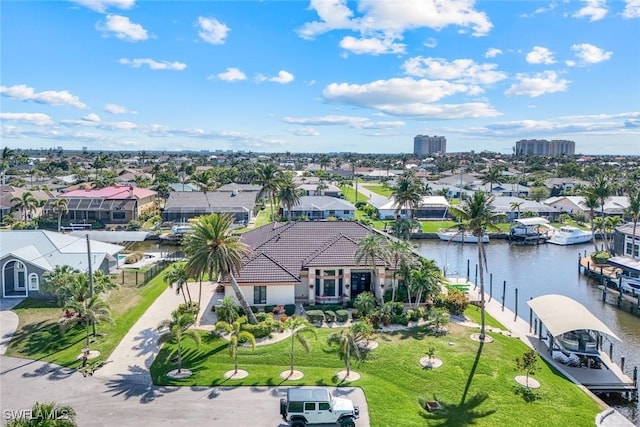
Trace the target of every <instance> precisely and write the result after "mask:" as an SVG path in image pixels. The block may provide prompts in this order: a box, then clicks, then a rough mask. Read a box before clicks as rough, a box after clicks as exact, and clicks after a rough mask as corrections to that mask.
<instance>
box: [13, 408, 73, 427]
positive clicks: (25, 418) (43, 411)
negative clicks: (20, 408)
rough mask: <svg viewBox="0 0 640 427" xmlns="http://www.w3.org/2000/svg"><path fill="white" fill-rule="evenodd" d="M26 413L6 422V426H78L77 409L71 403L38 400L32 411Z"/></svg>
mask: <svg viewBox="0 0 640 427" xmlns="http://www.w3.org/2000/svg"><path fill="white" fill-rule="evenodd" d="M24 412H25V413H24V414H23V415H21V416H19V417H16V418H14V419H12V420H11V421H9V422H8V423H7V424H6V427H76V426H77V425H78V424H77V423H76V411H75V410H74V409H73V408H72V407H71V406H69V405H60V404H58V403H55V402H45V403H40V402H36V403H35V404H34V405H33V406H32V407H31V413H26V411H24Z"/></svg>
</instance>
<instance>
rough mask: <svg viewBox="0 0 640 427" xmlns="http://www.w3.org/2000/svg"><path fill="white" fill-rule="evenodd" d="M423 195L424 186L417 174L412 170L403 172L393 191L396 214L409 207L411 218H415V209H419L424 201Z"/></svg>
mask: <svg viewBox="0 0 640 427" xmlns="http://www.w3.org/2000/svg"><path fill="white" fill-rule="evenodd" d="M423 195H424V186H423V185H422V184H421V183H420V181H419V180H418V179H417V178H416V176H415V175H414V174H413V173H412V172H405V173H403V174H402V175H401V176H400V177H398V181H397V183H396V185H395V187H393V190H392V193H391V197H393V201H394V204H395V206H396V210H395V213H396V216H397V215H398V213H399V212H400V211H401V210H402V209H404V208H408V209H409V210H410V213H409V218H413V214H414V211H416V210H418V208H419V207H420V204H421V203H422V196H423Z"/></svg>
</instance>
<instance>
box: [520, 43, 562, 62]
mask: <svg viewBox="0 0 640 427" xmlns="http://www.w3.org/2000/svg"><path fill="white" fill-rule="evenodd" d="M527 62H528V63H529V64H553V63H555V62H556V61H555V60H554V59H553V52H551V51H550V50H549V49H547V48H546V47H540V46H535V47H534V48H533V50H532V51H531V52H529V53H527Z"/></svg>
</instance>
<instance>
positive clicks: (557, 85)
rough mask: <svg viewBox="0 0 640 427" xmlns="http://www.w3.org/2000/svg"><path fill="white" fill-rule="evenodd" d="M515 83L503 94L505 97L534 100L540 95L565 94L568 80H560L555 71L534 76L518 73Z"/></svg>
mask: <svg viewBox="0 0 640 427" xmlns="http://www.w3.org/2000/svg"><path fill="white" fill-rule="evenodd" d="M516 80H517V82H516V83H514V84H513V85H511V87H510V88H509V89H508V90H507V91H506V92H505V95H507V96H513V95H524V96H530V97H532V98H536V97H538V96H540V95H544V94H547V93H555V92H565V91H566V90H567V88H568V85H569V83H571V82H570V81H569V80H565V79H561V78H559V77H558V74H556V72H555V71H545V72H542V73H537V74H534V75H529V74H524V73H519V74H517V75H516Z"/></svg>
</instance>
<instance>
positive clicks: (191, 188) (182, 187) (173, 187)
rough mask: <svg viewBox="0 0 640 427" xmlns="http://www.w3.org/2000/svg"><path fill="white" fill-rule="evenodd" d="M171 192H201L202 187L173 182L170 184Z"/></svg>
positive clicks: (188, 183)
mask: <svg viewBox="0 0 640 427" xmlns="http://www.w3.org/2000/svg"><path fill="white" fill-rule="evenodd" d="M169 188H171V191H200V186H199V185H197V184H193V183H190V182H172V183H171V184H169Z"/></svg>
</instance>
